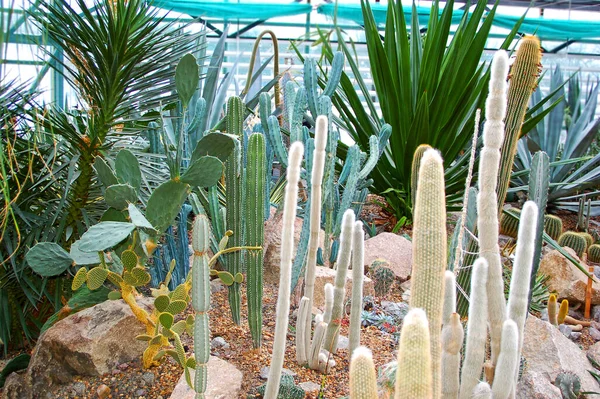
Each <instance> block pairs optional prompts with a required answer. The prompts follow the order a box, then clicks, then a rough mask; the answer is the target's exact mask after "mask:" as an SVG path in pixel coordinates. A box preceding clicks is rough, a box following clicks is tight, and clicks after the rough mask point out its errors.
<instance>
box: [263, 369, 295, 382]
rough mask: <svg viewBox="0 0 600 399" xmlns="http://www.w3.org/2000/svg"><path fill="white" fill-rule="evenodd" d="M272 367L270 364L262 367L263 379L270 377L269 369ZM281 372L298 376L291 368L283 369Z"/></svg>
mask: <svg viewBox="0 0 600 399" xmlns="http://www.w3.org/2000/svg"><path fill="white" fill-rule="evenodd" d="M270 369H271V368H270V367H269V366H265V367H263V368H262V369H260V378H262V379H263V380H266V379H267V378H269V370H270ZM281 373H282V374H286V375H289V376H292V377H294V376H296V373H295V372H293V371H292V370H290V369H281Z"/></svg>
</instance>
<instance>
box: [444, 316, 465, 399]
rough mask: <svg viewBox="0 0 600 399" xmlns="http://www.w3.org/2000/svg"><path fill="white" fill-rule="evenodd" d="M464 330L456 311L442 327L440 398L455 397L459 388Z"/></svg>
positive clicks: (454, 398) (448, 398)
mask: <svg viewBox="0 0 600 399" xmlns="http://www.w3.org/2000/svg"><path fill="white" fill-rule="evenodd" d="M463 338H464V331H463V328H462V324H460V316H459V315H458V313H452V315H451V316H450V319H449V321H448V323H447V324H445V325H444V328H443V329H442V398H444V399H456V398H458V392H459V388H460V382H459V375H460V349H461V347H462V343H463Z"/></svg>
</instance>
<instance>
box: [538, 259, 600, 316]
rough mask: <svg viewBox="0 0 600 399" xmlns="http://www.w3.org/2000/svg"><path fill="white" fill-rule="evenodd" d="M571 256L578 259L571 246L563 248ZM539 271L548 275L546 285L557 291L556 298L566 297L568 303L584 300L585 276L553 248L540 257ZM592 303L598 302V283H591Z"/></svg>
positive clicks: (599, 286)
mask: <svg viewBox="0 0 600 399" xmlns="http://www.w3.org/2000/svg"><path fill="white" fill-rule="evenodd" d="M563 249H564V250H566V251H567V252H569V254H571V256H573V257H574V258H576V259H578V260H579V258H578V257H577V255H575V252H574V251H573V250H572V249H571V248H566V247H565V248H563ZM539 271H540V273H543V274H545V275H547V276H549V279H548V282H547V285H548V289H549V290H550V292H557V293H558V299H559V300H562V299H568V300H569V304H574V303H576V302H585V290H586V287H587V281H588V278H587V276H586V275H585V274H584V273H583V272H582V271H581V270H579V269H578V268H577V267H576V266H575V265H574V264H572V263H571V262H570V261H569V260H568V259H567V258H565V257H564V256H563V255H562V254H561V253H560V252H558V251H556V250H553V251H550V252H548V253H547V254H545V255H544V256H543V257H542V261H541V263H540V269H539ZM592 304H593V305H598V304H600V283H598V282H593V284H592Z"/></svg>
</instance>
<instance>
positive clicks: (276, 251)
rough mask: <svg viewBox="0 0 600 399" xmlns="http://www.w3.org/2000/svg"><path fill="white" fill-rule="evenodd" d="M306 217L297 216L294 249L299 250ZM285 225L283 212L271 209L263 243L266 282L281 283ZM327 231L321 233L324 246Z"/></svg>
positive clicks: (321, 241) (320, 243) (321, 243)
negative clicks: (282, 243) (283, 230)
mask: <svg viewBox="0 0 600 399" xmlns="http://www.w3.org/2000/svg"><path fill="white" fill-rule="evenodd" d="M303 221H304V219H301V218H296V220H295V222H294V250H297V248H298V243H299V242H300V233H301V232H302V223H303ZM282 225H283V212H275V211H274V208H272V209H271V217H270V218H269V219H268V220H267V221H266V222H265V238H264V244H263V254H264V262H263V265H264V269H263V270H264V271H263V278H264V281H265V282H266V283H269V284H279V267H280V265H281V228H282ZM324 240H325V232H324V231H323V230H321V232H320V233H319V246H320V247H321V248H323V246H324V245H323V242H324Z"/></svg>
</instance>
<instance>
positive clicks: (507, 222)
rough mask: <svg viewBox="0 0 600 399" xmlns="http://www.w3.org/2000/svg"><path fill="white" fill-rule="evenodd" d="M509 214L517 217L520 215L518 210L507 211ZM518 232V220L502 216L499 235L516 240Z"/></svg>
mask: <svg viewBox="0 0 600 399" xmlns="http://www.w3.org/2000/svg"><path fill="white" fill-rule="evenodd" d="M508 212H509V213H511V214H513V215H515V216H519V215H520V213H521V210H520V209H517V208H511V209H509V210H508ZM518 231H519V219H515V218H513V217H511V216H509V215H506V214H502V216H501V217H500V234H503V235H505V236H509V237H512V238H517V232H518Z"/></svg>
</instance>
